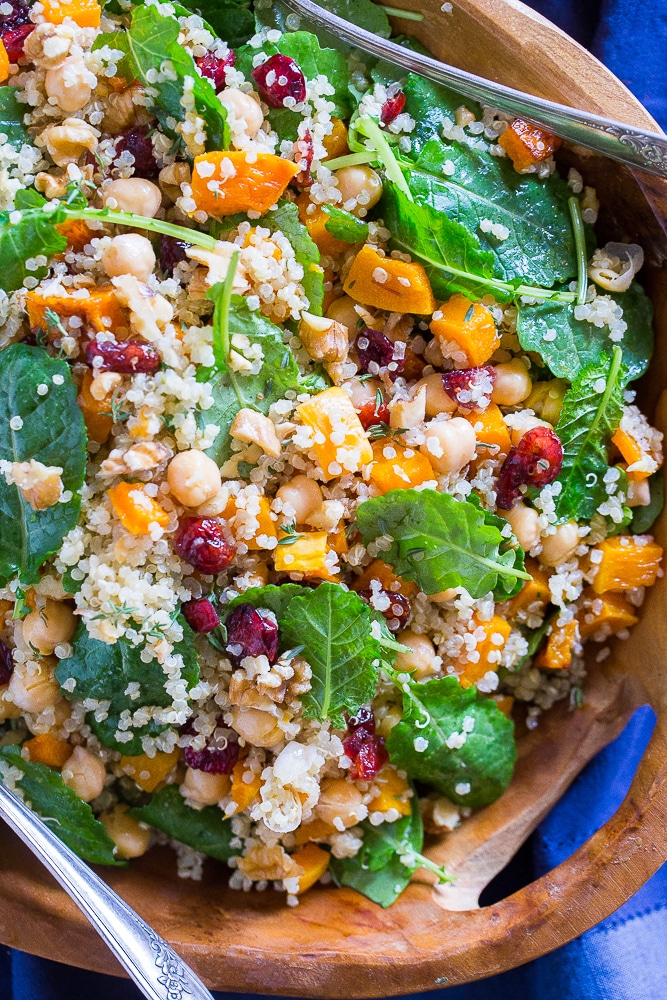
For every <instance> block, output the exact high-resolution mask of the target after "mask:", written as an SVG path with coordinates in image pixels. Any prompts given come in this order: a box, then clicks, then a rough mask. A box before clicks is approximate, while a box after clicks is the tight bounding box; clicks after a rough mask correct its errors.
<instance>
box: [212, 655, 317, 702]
mask: <svg viewBox="0 0 667 1000" xmlns="http://www.w3.org/2000/svg"><path fill="white" fill-rule="evenodd" d="M308 669H309V670H310V667H309V668H308ZM294 676H295V668H294V663H293V660H291V659H290V660H285V659H279V660H277V661H276V662H275V663H274V664H273V665H271V664H270V663H269V661H268V659H267V658H266V656H247V657H246V658H245V659H244V660H243V663H242V665H241V666H240V667H239V668H238V670H235V671H234V673H233V674H232V677H231V680H230V682H229V700H230V701H231V703H232V704H233V705H243V706H247V707H252V708H260V707H261V704H260V699H259V697H258V696H260V697H261V699H262V701H263V699H265V698H270V699H271V701H273V702H275V703H276V704H280V703H281V702H283V701H284V700H285V697H286V695H287V693H288V690H290V687H289V686H288V682H289V681H291V680H292V678H294ZM308 687H310V685H308ZM306 690H308V688H306ZM290 693H291V694H293V693H294V692H292V691H290Z"/></svg>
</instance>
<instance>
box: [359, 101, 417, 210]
mask: <svg viewBox="0 0 667 1000" xmlns="http://www.w3.org/2000/svg"><path fill="white" fill-rule="evenodd" d="M354 127H355V128H356V130H357V132H360V133H361V134H362V135H364V136H366V138H367V139H370V140H371V142H372V143H373V145H374V146H375V149H376V150H377V155H378V159H379V160H380V162H381V163H382V166H383V167H384V169H385V171H386V174H387V177H388V178H389V180H390V181H391V182H392V184H395V185H396V187H397V188H398V189H399V191H402V192H403V194H404V195H405V197H406V198H408V199H409V200H410V201H414V198H413V197H412V191H411V190H410V188H409V187H408V182H407V181H406V179H405V177H404V175H403V171H402V170H401V168H400V166H399V163H398V160H397V159H396V156H395V155H394V151H393V149H392V148H391V146H390V145H389V143H388V142H387V140H386V139H385V137H384V134H383V133H382V130H381V128H380V126H379V125H378V123H377V122H376V121H374V120H373V119H372V118H369V117H368V116H367V115H364V116H363V117H362V118H357V120H356V122H355V123H354Z"/></svg>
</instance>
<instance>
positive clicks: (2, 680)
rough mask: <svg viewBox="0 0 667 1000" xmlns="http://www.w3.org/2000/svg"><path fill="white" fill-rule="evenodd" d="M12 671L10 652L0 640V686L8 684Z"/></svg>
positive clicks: (12, 662) (12, 660)
mask: <svg viewBox="0 0 667 1000" xmlns="http://www.w3.org/2000/svg"><path fill="white" fill-rule="evenodd" d="M13 669H14V659H13V657H12V651H11V649H9V647H8V646H5V644H4V642H3V641H2V639H0V684H9V678H10V677H11V676H12V670H13Z"/></svg>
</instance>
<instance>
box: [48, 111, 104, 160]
mask: <svg viewBox="0 0 667 1000" xmlns="http://www.w3.org/2000/svg"><path fill="white" fill-rule="evenodd" d="M100 135H101V133H100V132H99V131H98V130H97V129H96V128H93V126H92V125H89V124H88V122H84V121H82V120H81V119H80V118H66V119H65V121H63V122H61V123H60V125H49V126H48V128H45V129H43V130H42V132H41V134H40V136H39V139H40V145H45V146H46V148H47V150H48V152H49V155H50V156H51V158H52V160H53V162H54V163H57V164H58V166H59V167H66V166H67V164H68V163H76V161H77V160H78V159H79V158H80V157H81V156H83V154H84V153H86V152H88V153H94V152H95V150H96V149H97V144H98V141H99V138H100Z"/></svg>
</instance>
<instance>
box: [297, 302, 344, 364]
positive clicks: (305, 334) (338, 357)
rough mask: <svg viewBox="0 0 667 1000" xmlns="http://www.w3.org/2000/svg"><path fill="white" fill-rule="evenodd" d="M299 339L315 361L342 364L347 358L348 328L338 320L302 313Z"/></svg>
mask: <svg viewBox="0 0 667 1000" xmlns="http://www.w3.org/2000/svg"><path fill="white" fill-rule="evenodd" d="M299 337H300V338H301V343H302V344H303V346H304V347H305V349H306V350H307V351H308V354H309V355H310V357H311V358H312V359H313V361H328V362H341V361H345V359H346V358H347V352H348V349H349V343H348V336H347V328H346V327H344V326H343V324H342V323H337V322H336V320H333V319H328V318H327V317H326V316H313V314H312V313H302V316H301V322H300V324H299Z"/></svg>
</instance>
